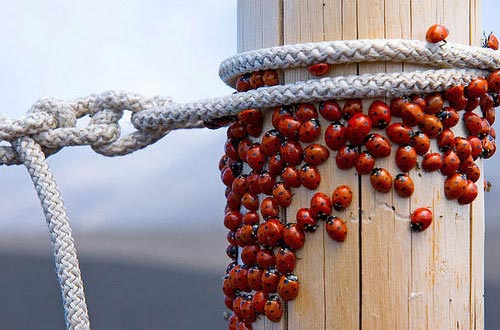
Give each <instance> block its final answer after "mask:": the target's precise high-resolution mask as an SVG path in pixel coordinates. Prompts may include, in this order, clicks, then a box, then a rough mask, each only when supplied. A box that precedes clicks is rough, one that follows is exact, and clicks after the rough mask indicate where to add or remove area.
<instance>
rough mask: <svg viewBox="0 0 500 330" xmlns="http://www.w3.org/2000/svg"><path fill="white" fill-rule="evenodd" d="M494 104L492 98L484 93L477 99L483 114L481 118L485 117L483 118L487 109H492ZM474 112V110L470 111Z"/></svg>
mask: <svg viewBox="0 0 500 330" xmlns="http://www.w3.org/2000/svg"><path fill="white" fill-rule="evenodd" d="M476 100H477V99H476ZM494 103H495V101H494V100H493V97H492V96H491V95H490V94H488V93H486V94H484V95H483V96H481V98H480V99H479V106H480V108H481V111H482V112H483V117H486V116H484V114H485V113H486V111H488V110H489V109H493V106H494ZM474 110H475V108H474V109H473V110H471V111H474Z"/></svg>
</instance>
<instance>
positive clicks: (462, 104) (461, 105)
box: [450, 95, 469, 111]
mask: <svg viewBox="0 0 500 330" xmlns="http://www.w3.org/2000/svg"><path fill="white" fill-rule="evenodd" d="M467 103H469V100H468V99H467V98H466V97H465V95H462V97H461V98H460V99H459V100H458V101H456V102H451V101H450V106H451V107H453V108H454V109H455V110H457V111H459V110H464V109H465V108H466V107H467Z"/></svg>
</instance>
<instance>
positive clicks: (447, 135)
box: [436, 128, 455, 151]
mask: <svg viewBox="0 0 500 330" xmlns="http://www.w3.org/2000/svg"><path fill="white" fill-rule="evenodd" d="M436 142H437V145H438V147H439V149H440V150H442V151H447V150H450V149H453V148H454V147H455V134H453V131H452V130H451V129H449V128H447V129H445V130H443V131H442V132H441V134H439V135H438V137H437V139H436Z"/></svg>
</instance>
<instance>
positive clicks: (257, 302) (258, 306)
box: [252, 290, 268, 314]
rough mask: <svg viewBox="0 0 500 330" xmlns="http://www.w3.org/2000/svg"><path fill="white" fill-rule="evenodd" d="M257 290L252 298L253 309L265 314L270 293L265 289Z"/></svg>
mask: <svg viewBox="0 0 500 330" xmlns="http://www.w3.org/2000/svg"><path fill="white" fill-rule="evenodd" d="M256 291H257V292H255V293H254V295H253V299H252V305H253V309H254V310H255V313H258V314H264V313H265V307H266V302H267V299H268V295H267V293H265V292H264V291H261V290H256Z"/></svg>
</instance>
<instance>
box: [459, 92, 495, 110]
mask: <svg viewBox="0 0 500 330" xmlns="http://www.w3.org/2000/svg"><path fill="white" fill-rule="evenodd" d="M485 96H486V94H484V95H481V97H480V98H471V97H469V98H468V99H467V104H466V105H465V109H464V110H465V112H471V111H474V110H475V109H476V108H477V107H478V106H479V104H480V103H481V99H482V100H483V102H487V100H486V99H485ZM491 101H492V102H493V100H491Z"/></svg>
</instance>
